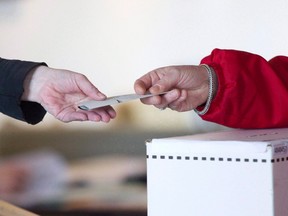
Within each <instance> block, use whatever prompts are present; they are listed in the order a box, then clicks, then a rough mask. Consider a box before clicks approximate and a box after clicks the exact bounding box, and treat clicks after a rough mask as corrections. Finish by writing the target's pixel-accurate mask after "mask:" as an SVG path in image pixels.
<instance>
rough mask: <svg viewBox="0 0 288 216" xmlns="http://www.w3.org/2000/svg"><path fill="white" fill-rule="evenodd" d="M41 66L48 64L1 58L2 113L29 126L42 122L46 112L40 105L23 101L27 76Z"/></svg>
mask: <svg viewBox="0 0 288 216" xmlns="http://www.w3.org/2000/svg"><path fill="white" fill-rule="evenodd" d="M40 65H46V64H45V63H36V62H28V61H20V60H7V59H3V58H0V112H2V113H3V114H5V115H8V116H10V117H13V118H16V119H18V120H21V121H25V122H27V123H29V124H37V123H39V122H40V121H42V119H43V118H44V116H45V114H46V111H45V109H44V108H43V107H42V106H41V105H40V104H38V103H36V102H29V101H21V96H22V94H23V91H24V88H23V83H24V79H25V77H26V75H27V74H28V72H29V71H31V70H32V69H33V68H35V67H37V66H40Z"/></svg>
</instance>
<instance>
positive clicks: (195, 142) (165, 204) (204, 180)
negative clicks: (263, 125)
mask: <svg viewBox="0 0 288 216" xmlns="http://www.w3.org/2000/svg"><path fill="white" fill-rule="evenodd" d="M146 149H147V184H148V185H147V187H148V188H147V190H148V216H175V215H181V216H212V215H213V216H287V215H288V129H267V130H266V129H265V130H240V129H239V130H229V131H222V132H214V133H206V134H197V135H191V136H182V137H170V138H161V139H152V140H150V141H147V143H146Z"/></svg>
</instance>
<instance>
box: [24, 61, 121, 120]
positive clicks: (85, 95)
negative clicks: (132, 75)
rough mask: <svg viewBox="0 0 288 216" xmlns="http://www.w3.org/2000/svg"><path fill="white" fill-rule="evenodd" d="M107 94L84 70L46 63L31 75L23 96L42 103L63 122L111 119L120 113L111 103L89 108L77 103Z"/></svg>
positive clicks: (28, 77)
mask: <svg viewBox="0 0 288 216" xmlns="http://www.w3.org/2000/svg"><path fill="white" fill-rule="evenodd" d="M105 98H106V96H105V95H104V94H103V93H102V92H100V91H99V90H98V89H97V88H96V87H95V86H94V85H93V84H92V83H91V82H90V81H89V80H88V79H87V77H86V76H84V75H83V74H80V73H76V72H72V71H68V70H59V69H52V68H49V67H46V66H39V67H37V68H35V69H34V70H33V71H31V72H30V73H29V74H28V75H27V77H26V79H25V82H24V93H23V95H22V100H27V101H34V102H38V103H40V104H41V105H42V106H43V107H44V109H45V110H46V111H47V112H48V113H50V114H51V115H53V116H54V117H55V118H57V119H58V120H60V121H63V122H71V121H95V122H99V121H103V122H109V121H110V119H113V118H115V117H116V112H115V110H114V109H113V108H112V107H111V106H107V107H103V108H99V109H95V110H89V111H86V110H80V109H79V108H78V106H77V105H78V104H79V103H80V102H82V101H85V100H89V99H91V100H104V99H105Z"/></svg>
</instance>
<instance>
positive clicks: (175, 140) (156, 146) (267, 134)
mask: <svg viewBox="0 0 288 216" xmlns="http://www.w3.org/2000/svg"><path fill="white" fill-rule="evenodd" d="M283 143H284V144H285V145H286V146H288V128H285V129H263V130H240V129H237V130H228V131H220V132H214V133H203V134H197V135H191V136H181V137H170V138H161V139H153V140H152V141H151V142H147V153H149V152H150V153H153V154H160V153H161V154H165V153H184V152H185V153H206V152H209V153H217V152H218V153H219V152H221V154H224V153H237V154H242V153H244V154H247V153H267V151H268V150H270V149H271V148H273V147H274V146H278V145H279V144H281V145H283ZM286 149H287V147H286ZM286 151H287V150H286ZM285 153H286V152H285Z"/></svg>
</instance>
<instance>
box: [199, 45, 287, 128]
mask: <svg viewBox="0 0 288 216" xmlns="http://www.w3.org/2000/svg"><path fill="white" fill-rule="evenodd" d="M201 63H205V64H208V65H209V66H211V67H212V68H213V69H214V70H215V72H216V74H217V78H218V90H217V93H216V95H215V98H214V100H213V102H212V104H211V107H210V109H209V112H208V113H207V114H206V115H205V116H202V117H203V119H205V120H208V121H213V122H217V123H219V124H222V125H226V126H229V127H236V128H270V127H287V126H288V116H287V114H286V113H287V111H286V110H287V107H288V89H287V88H288V86H287V83H288V76H287V72H288V69H287V68H288V58H287V57H276V58H274V59H272V60H271V61H266V60H265V59H263V58H262V57H261V56H258V55H255V54H251V53H247V52H242V51H235V50H218V49H216V50H214V51H213V52H212V53H211V55H210V56H207V57H206V58H204V59H203V60H202V62H201Z"/></svg>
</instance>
